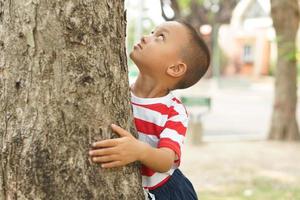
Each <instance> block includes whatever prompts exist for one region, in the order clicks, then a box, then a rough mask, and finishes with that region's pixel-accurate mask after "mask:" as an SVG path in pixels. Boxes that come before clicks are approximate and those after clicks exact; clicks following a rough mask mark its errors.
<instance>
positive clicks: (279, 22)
mask: <svg viewBox="0 0 300 200" xmlns="http://www.w3.org/2000/svg"><path fill="white" fill-rule="evenodd" d="M271 14H272V18H273V24H274V27H275V30H276V34H277V47H278V60H277V68H276V75H275V78H276V80H275V100H274V108H273V115H272V122H271V129H270V133H269V138H270V139H276V140H299V139H300V136H299V129H298V124H297V120H296V108H297V66H296V64H297V61H296V35H297V31H298V25H299V8H298V2H297V0H288V1H282V0H271Z"/></svg>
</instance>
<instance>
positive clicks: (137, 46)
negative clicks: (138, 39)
mask: <svg viewBox="0 0 300 200" xmlns="http://www.w3.org/2000/svg"><path fill="white" fill-rule="evenodd" d="M134 47H135V48H140V49H143V47H142V45H141V44H140V43H137V44H136V45H134Z"/></svg>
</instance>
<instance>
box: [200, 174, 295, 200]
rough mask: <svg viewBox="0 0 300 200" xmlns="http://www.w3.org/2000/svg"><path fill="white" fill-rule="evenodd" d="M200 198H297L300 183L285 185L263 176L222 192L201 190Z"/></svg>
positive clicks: (276, 199) (243, 199)
mask: <svg viewBox="0 0 300 200" xmlns="http://www.w3.org/2000/svg"><path fill="white" fill-rule="evenodd" d="M198 196H199V198H200V199H201V200H299V199H300V184H298V185H292V186H290V185H287V184H283V183H280V182H277V181H274V180H272V179H267V178H264V177H259V178H256V179H254V180H253V181H252V183H251V184H245V185H236V186H234V185H233V186H228V188H226V189H225V191H223V192H218V193H216V192H210V191H201V192H200V193H198Z"/></svg>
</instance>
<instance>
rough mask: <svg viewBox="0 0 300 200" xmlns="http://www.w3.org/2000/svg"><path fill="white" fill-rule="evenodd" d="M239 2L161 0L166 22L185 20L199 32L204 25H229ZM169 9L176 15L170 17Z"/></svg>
mask: <svg viewBox="0 0 300 200" xmlns="http://www.w3.org/2000/svg"><path fill="white" fill-rule="evenodd" d="M238 1H239V0H160V3H161V9H162V16H163V18H164V19H165V20H167V21H169V20H184V21H186V22H188V23H190V24H191V25H192V26H193V27H194V28H195V29H196V30H197V31H198V30H199V27H200V26H201V25H203V24H210V25H214V24H226V23H227V24H228V23H229V22H230V19H231V15H232V11H233V9H234V8H235V6H236V4H237V2H238ZM167 7H171V8H172V10H173V12H174V15H173V16H168V15H167V13H166V9H167Z"/></svg>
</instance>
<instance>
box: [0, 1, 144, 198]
mask: <svg viewBox="0 0 300 200" xmlns="http://www.w3.org/2000/svg"><path fill="white" fill-rule="evenodd" d="M123 4H124V2H123V1H112V0H107V1H104V0H102V1H79V0H77V1H76V0H72V1H63V0H51V1H39V0H26V1H16V0H10V1H6V0H0V109H1V113H0V114H1V115H0V117H1V118H0V151H1V152H0V156H1V166H0V169H1V171H0V184H1V187H0V199H1V200H5V199H8V200H12V199H47V200H52V199H53V200H59V199H64V200H65V199H80V200H81V199H101V200H111V199H112V200H121V199H122V200H123V199H130V200H131V199H144V198H143V191H142V187H141V177H140V174H139V165H138V164H137V163H134V164H132V165H129V166H127V167H123V168H119V169H112V170H104V169H101V168H100V166H99V165H97V164H93V163H91V162H90V160H89V158H88V150H89V149H90V147H91V143H92V142H94V141H96V140H101V139H107V138H111V137H117V136H116V135H115V134H114V133H112V132H111V129H110V128H109V125H110V124H111V123H116V124H119V125H121V126H122V127H124V128H126V129H127V130H129V129H130V130H131V131H134V128H133V123H132V122H133V121H132V114H131V109H130V103H129V90H128V88H129V87H128V79H127V65H126V55H125V34H126V33H125V31H126V29H125V27H126V19H125V13H124V7H123V6H124V5H123Z"/></svg>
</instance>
